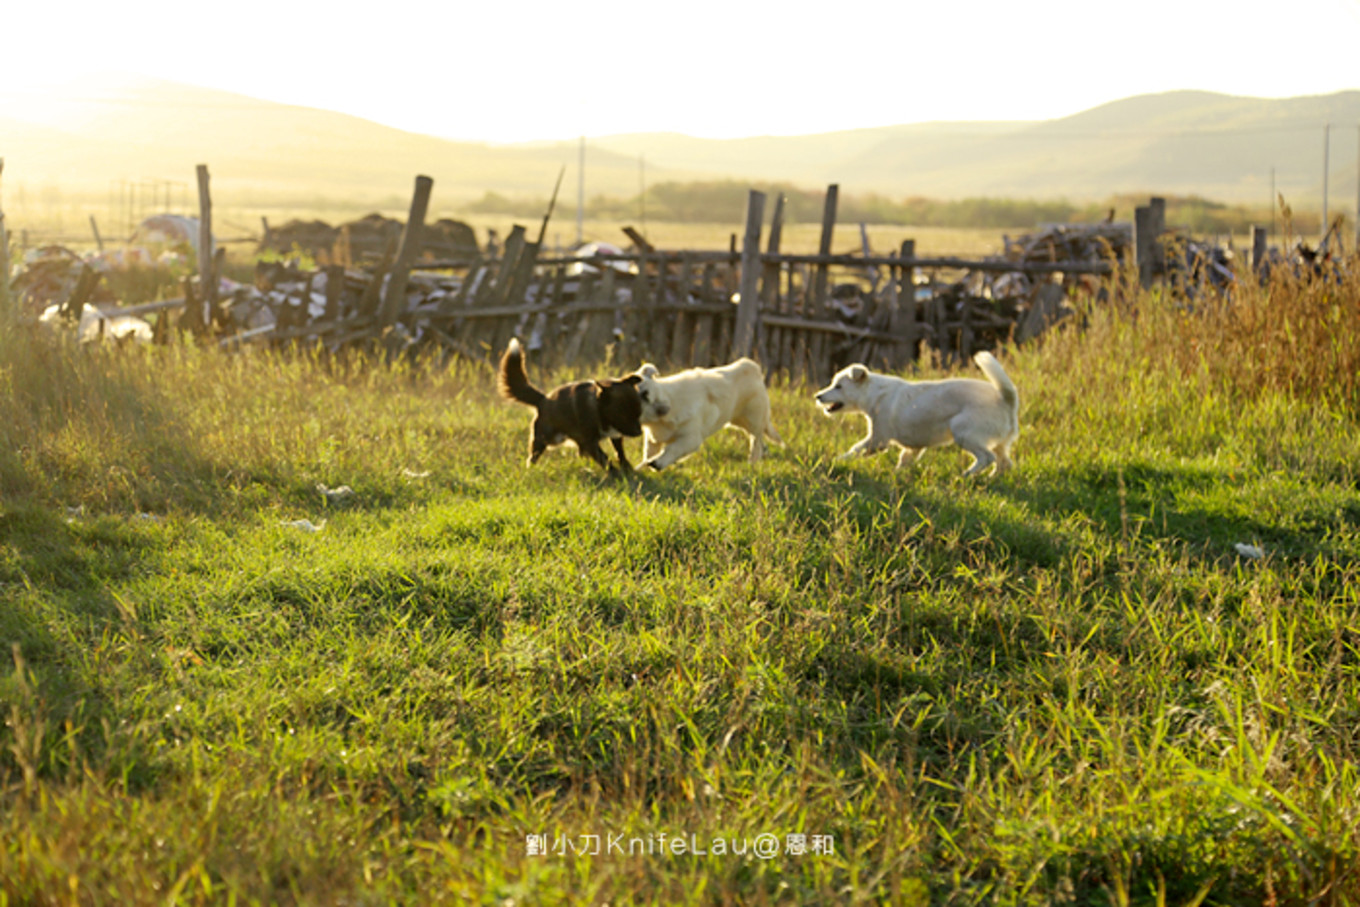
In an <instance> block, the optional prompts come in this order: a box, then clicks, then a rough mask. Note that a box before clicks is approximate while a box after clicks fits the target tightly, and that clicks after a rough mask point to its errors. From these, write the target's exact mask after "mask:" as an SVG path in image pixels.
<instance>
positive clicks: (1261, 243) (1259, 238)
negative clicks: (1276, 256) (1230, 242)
mask: <svg viewBox="0 0 1360 907" xmlns="http://www.w3.org/2000/svg"><path fill="white" fill-rule="evenodd" d="M1266 251H1267V249H1266V228H1265V227H1252V228H1251V269H1252V271H1254V272H1255V273H1256V274H1258V275H1259V274H1260V273H1261V272H1262V270H1263V268H1264V267H1265V263H1266Z"/></svg>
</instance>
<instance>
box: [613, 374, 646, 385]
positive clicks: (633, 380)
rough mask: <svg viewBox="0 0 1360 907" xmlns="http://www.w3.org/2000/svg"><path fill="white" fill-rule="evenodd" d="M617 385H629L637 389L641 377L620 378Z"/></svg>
mask: <svg viewBox="0 0 1360 907" xmlns="http://www.w3.org/2000/svg"><path fill="white" fill-rule="evenodd" d="M618 383H619V384H631V385H633V386H634V387H637V386H638V385H639V384H641V383H642V376H641V375H629V376H628V377H627V378H621V379H619V382H618Z"/></svg>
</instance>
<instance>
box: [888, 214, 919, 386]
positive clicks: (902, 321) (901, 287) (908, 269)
mask: <svg viewBox="0 0 1360 907" xmlns="http://www.w3.org/2000/svg"><path fill="white" fill-rule="evenodd" d="M897 259H898V261H900V262H901V265H900V266H899V267H898V268H895V269H894V270H895V271H896V272H897V273H896V275H895V276H896V278H897V279H896V280H895V281H894V282H893V289H894V295H895V296H896V297H897V298H896V305H894V306H893V308H892V314H891V315H890V316H889V321H888V333H890V334H892V335H893V336H895V337H899V338H901V339H899V340H898V341H897V349H896V350H895V351H894V354H895V355H894V358H895V359H897V360H898V362H895V363H893V364H894V366H900V364H901V362H902V361H903V360H905V361H906V362H911V361H913V360H915V358H916V267H915V264H914V262H915V259H916V240H914V239H904V240H902V248H901V249H900V250H899V251H898V253H897ZM904 354H905V355H904Z"/></svg>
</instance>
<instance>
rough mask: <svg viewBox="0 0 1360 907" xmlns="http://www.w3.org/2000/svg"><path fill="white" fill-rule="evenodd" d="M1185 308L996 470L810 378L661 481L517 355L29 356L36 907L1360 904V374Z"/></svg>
mask: <svg viewBox="0 0 1360 907" xmlns="http://www.w3.org/2000/svg"><path fill="white" fill-rule="evenodd" d="M1351 292H1353V289H1347V290H1346V293H1351ZM1340 299H1341V301H1342V303H1344V304H1348V305H1349V304H1353V302H1354V300H1353V297H1352V296H1349V295H1344V294H1343V295H1342V296H1341V297H1340ZM1276 302H1278V297H1276ZM1140 306H1141V308H1140V315H1139V317H1137V318H1120V317H1108V318H1107V317H1105V316H1104V315H1102V314H1100V313H1093V314H1092V315H1091V321H1090V322H1089V324H1088V326H1087V330H1086V331H1084V332H1082V333H1080V334H1078V333H1076V332H1071V333H1069V334H1064V335H1062V336H1056V337H1053V338H1051V339H1050V340H1049V341H1048V342H1047V343H1046V344H1044V345H1043V346H1041V347H1039V348H1036V349H1032V350H1027V351H1012V352H1010V353H1008V354H1006V355H1005V356H1004V357H1003V358H1004V360H1005V362H1006V366H1007V368H1008V370H1009V371H1010V374H1011V376H1012V377H1013V379H1014V380H1015V382H1016V384H1017V385H1018V386H1019V388H1020V391H1021V397H1022V402H1023V411H1022V424H1023V430H1022V435H1021V440H1020V442H1019V444H1018V445H1017V451H1016V452H1017V457H1018V468H1017V470H1016V471H1014V472H1013V473H1011V474H1009V475H1007V476H1005V477H1002V478H999V479H994V480H990V481H978V482H974V481H964V480H961V479H960V478H959V473H961V471H962V469H963V467H964V466H965V464H966V461H967V457H966V455H964V454H962V453H960V452H958V451H957V450H953V449H945V450H940V451H934V452H931V453H930V454H928V455H927V456H926V457H925V458H924V459H923V460H922V462H921V464H919V466H918V467H917V468H916V469H914V470H913V469H908V470H904V471H902V472H897V471H895V470H894V468H893V466H894V463H895V457H894V456H893V455H890V454H882V455H880V456H878V457H876V458H872V459H865V460H861V461H857V462H853V463H848V464H847V463H840V462H837V461H836V460H835V456H836V454H838V453H839V452H841V451H843V450H844V449H846V448H847V447H849V446H850V444H851V443H852V442H853V441H854V440H855V439H856V438H857V437H858V436H859V434H860V432H861V425H860V424H859V423H858V421H856V420H853V419H828V418H825V417H823V416H822V415H820V413H818V412H817V411H816V409H815V407H814V405H813V403H812V400H811V392H812V390H814V389H811V388H806V387H792V388H790V387H775V388H774V389H773V393H772V396H773V401H774V411H775V419H776V423H777V425H778V427H779V429H780V432H781V433H782V434H783V436H784V437H785V438H786V439H787V440H788V442H789V443H788V446H787V447H785V448H783V449H776V450H774V451H773V452H772V454H771V455H770V457H769V458H768V460H767V461H765V462H763V463H761V464H758V465H756V466H754V467H753V466H751V465H749V464H747V463H746V462H745V461H744V459H743V455H742V454H743V450H744V444H743V442H742V440H741V438H740V437H738V436H737V435H736V434H735V433H726V434H724V435H720V436H719V437H717V438H714V439H712V440H711V441H710V442H709V443H708V444H707V445H706V446H705V447H704V449H703V450H702V451H701V452H700V453H699V454H697V455H695V456H694V457H693V458H691V459H690V460H688V461H686V462H684V463H683V464H681V465H680V466H678V467H676V468H675V469H673V470H670V471H667V472H666V473H662V474H660V475H652V474H648V475H642V476H639V477H637V478H635V479H633V480H631V481H627V482H611V481H608V480H606V479H604V478H603V477H602V475H601V474H599V472H598V470H597V469H596V468H595V467H594V466H593V465H591V464H588V463H587V462H586V461H585V460H583V459H581V458H579V457H577V456H575V455H574V454H572V453H567V452H562V453H559V454H554V455H550V456H549V457H547V458H545V460H544V461H543V462H541V463H540V464H539V465H538V466H537V467H534V468H532V469H529V468H527V467H525V466H524V462H523V461H524V455H525V453H526V445H527V441H526V437H527V432H528V421H529V413H528V411H527V410H526V409H524V408H522V407H518V406H515V405H512V404H507V403H502V402H500V401H498V400H496V399H495V398H494V396H493V385H492V381H491V375H490V371H489V369H488V368H487V367H484V366H479V365H469V364H463V365H459V366H455V367H453V368H452V369H449V370H443V371H441V370H436V369H433V368H428V367H396V368H387V367H380V366H361V365H357V364H350V365H344V364H338V365H337V364H327V363H324V362H319V361H315V360H313V359H311V358H309V357H306V356H297V357H291V358H289V357H276V356H264V355H241V356H235V357H232V356H225V355H219V354H216V353H211V352H200V351H197V350H194V349H178V348H169V349H158V350H150V351H145V352H142V351H127V352H124V353H117V352H99V351H85V352H81V353H77V352H73V351H69V350H65V349H63V348H60V347H57V346H50V345H46V344H44V343H40V342H38V341H35V340H32V339H30V338H25V337H15V336H13V335H10V336H7V337H5V338H3V339H0V494H2V495H3V498H0V642H7V643H10V644H11V645H12V647H13V648H12V657H10V658H9V664H8V665H7V667H6V668H5V669H4V670H3V671H0V713H2V714H3V715H4V717H5V719H6V721H5V727H4V729H3V732H0V749H2V750H3V751H2V752H0V782H2V783H3V788H2V789H0V804H2V805H3V809H0V903H11V904H28V903H42V904H46V903H52V904H58V903H60V904H66V903H81V904H128V903H239V904H248V903H261V904H269V903H285V904H288V903H300V904H339V903H347V904H386V903H437V902H459V903H461V902H463V901H467V900H470V901H473V902H485V903H498V904H503V903H512V902H513V903H517V904H529V903H532V904H553V903H578V902H582V903H584V902H589V903H603V902H606V901H607V902H609V903H614V904H628V903H696V904H702V903H750V904H763V903H789V904H793V903H800V904H801V903H843V902H855V901H869V902H887V903H904V904H926V903H942V904H971V903H987V904H1046V903H1075V904H1125V903H1129V904H1160V903H1168V904H1185V903H1196V902H1200V903H1212V904H1244V905H1245V904H1261V903H1268V902H1275V903H1280V904H1302V903H1334V904H1347V903H1355V902H1356V900H1357V898H1356V895H1355V894H1354V892H1355V891H1356V890H1360V845H1357V843H1356V841H1357V838H1358V837H1360V836H1357V828H1356V826H1357V824H1358V823H1360V796H1358V795H1357V790H1360V787H1358V786H1360V772H1358V771H1357V766H1356V760H1357V756H1360V732H1357V728H1358V727H1360V471H1358V470H1357V457H1356V450H1357V449H1360V426H1358V425H1357V423H1356V420H1355V418H1354V409H1353V407H1352V405H1351V403H1349V402H1348V400H1347V398H1346V397H1345V393H1346V387H1347V385H1346V384H1345V382H1344V381H1340V383H1338V384H1337V385H1336V387H1339V388H1340V390H1328V389H1327V388H1321V389H1314V390H1311V391H1310V390H1307V389H1305V388H1303V387H1302V386H1301V385H1299V384H1297V383H1293V384H1288V386H1286V385H1287V383H1286V382H1281V381H1276V380H1274V379H1273V378H1272V377H1271V376H1272V375H1274V374H1275V373H1274V372H1271V371H1270V370H1269V369H1266V368H1265V365H1264V364H1262V365H1261V367H1260V368H1254V369H1253V370H1252V371H1250V373H1249V374H1247V373H1243V372H1241V371H1235V370H1233V369H1230V368H1220V367H1219V366H1220V365H1221V363H1220V362H1219V361H1218V360H1214V359H1212V358H1209V359H1204V358H1203V357H1201V359H1198V360H1195V359H1192V358H1187V357H1190V347H1189V344H1190V341H1191V340H1193V339H1194V338H1188V339H1186V340H1185V341H1184V342H1181V341H1179V340H1173V339H1170V338H1168V337H1167V335H1166V334H1165V332H1164V331H1162V330H1161V329H1160V328H1159V327H1157V325H1159V324H1160V322H1159V321H1158V319H1159V318H1161V317H1163V314H1164V315H1165V317H1166V318H1172V319H1174V318H1179V317H1182V316H1181V315H1178V314H1177V310H1176V309H1175V308H1174V307H1171V306H1165V307H1164V306H1161V304H1160V303H1159V302H1158V301H1157V300H1156V299H1155V298H1154V297H1144V298H1143V300H1142V301H1141V302H1140ZM1349 330H1350V331H1351V334H1350V336H1351V337H1354V327H1353V326H1352V327H1350V328H1349ZM1194 362H1203V363H1207V364H1205V365H1204V366H1203V367H1200V366H1198V365H1195V364H1194ZM536 377H538V376H536ZM1248 378H1250V379H1251V381H1250V383H1245V382H1246V381H1247V379H1248ZM629 443H630V452H631V453H632V454H634V459H635V460H636V459H640V456H639V455H638V450H637V443H636V442H629ZM425 472H428V476H425V477H423V478H420V477H417V475H412V473H414V474H420V473H425ZM318 483H324V484H326V485H329V486H335V485H339V484H342V483H343V484H348V485H350V486H351V487H352V488H354V490H355V491H356V496H355V497H354V498H353V499H352V500H351V501H350V502H349V503H348V504H344V505H333V506H332V505H327V503H326V502H325V500H324V499H323V498H322V496H321V495H320V494H319V493H318V492H317V490H316V485H317V484H318ZM68 508H83V511H81V510H77V511H76V512H74V513H72V512H70V511H69V510H68ZM301 518H306V519H309V520H311V521H312V522H313V523H316V524H319V523H321V521H323V520H324V521H325V526H324V529H323V530H322V531H321V532H318V533H309V532H305V531H302V530H298V529H293V528H290V527H286V526H284V525H282V523H283V521H291V520H296V519H301ZM1239 542H1241V543H1250V544H1255V545H1259V546H1260V547H1262V548H1263V549H1264V550H1265V552H1266V556H1265V558H1264V559H1262V560H1250V559H1244V558H1242V557H1240V556H1239V555H1238V554H1237V553H1236V551H1235V550H1234V547H1233V546H1234V544H1235V543H1239ZM5 654H6V655H7V656H9V655H11V649H10V648H6V649H5ZM662 833H664V834H665V835H666V836H667V838H666V841H667V842H669V840H670V838H672V837H674V836H677V835H679V836H682V838H683V840H684V841H685V842H686V845H687V846H688V844H689V841H690V837H691V836H693V840H694V841H695V842H696V843H698V844H699V846H700V847H701V848H702V849H703V850H705V851H707V853H706V854H704V855H694V854H684V855H674V854H670V853H667V854H666V855H662V854H659V853H655V852H650V853H648V852H645V851H655V850H656V849H657V848H658V847H659V846H662V845H659V844H658V840H659V838H658V836H659V835H661V834H662ZM761 834H772V835H775V836H777V838H778V840H779V842H780V843H781V844H786V843H787V838H786V836H788V835H794V834H799V835H804V836H806V839H805V841H806V843H807V844H808V846H809V847H811V846H812V842H813V839H814V836H830V837H831V839H832V841H833V847H832V849H833V851H834V852H833V853H829V854H826V853H810V852H809V853H805V854H802V855H797V854H790V853H787V852H781V853H780V854H778V855H777V856H775V857H774V858H772V859H760V858H757V857H756V856H754V855H752V854H751V853H746V854H745V855H738V854H733V853H727V854H717V853H715V852H714V851H715V849H716V848H717V847H718V846H719V845H717V844H715V842H716V841H717V840H718V839H721V840H722V841H724V842H726V844H727V849H728V850H737V849H741V850H747V849H748V847H747V845H746V844H745V843H744V842H745V841H747V840H751V841H754V840H755V838H756V837H757V836H758V835H761ZM528 835H544V836H546V839H545V840H546V843H547V844H548V846H549V849H550V850H552V849H553V848H554V846H555V845H557V844H558V842H559V841H560V840H569V841H570V842H571V843H572V845H574V846H576V847H581V846H582V845H585V846H586V847H587V848H589V845H591V843H592V842H591V840H590V839H589V838H586V837H585V836H588V835H597V836H599V849H600V851H601V852H600V853H599V854H596V855H591V854H558V853H549V854H547V855H542V856H538V855H530V854H529V853H528V849H527V844H526V836H528ZM610 836H614V839H613V840H614V843H615V845H616V846H617V847H618V850H623V851H624V852H623V853H619V852H618V850H612V849H611V848H610V846H609V845H610V840H611V839H610ZM664 846H670V845H669V843H667V844H666V845H664ZM630 847H631V848H632V849H633V850H634V852H633V853H632V854H629V853H628V852H627V850H628V848H630ZM637 851H644V852H642V853H639V852H637Z"/></svg>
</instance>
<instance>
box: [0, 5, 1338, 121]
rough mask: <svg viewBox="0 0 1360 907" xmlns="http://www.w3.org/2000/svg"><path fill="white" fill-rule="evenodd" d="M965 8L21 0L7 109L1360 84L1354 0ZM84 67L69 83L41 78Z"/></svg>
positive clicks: (907, 103) (635, 117) (10, 42)
mask: <svg viewBox="0 0 1360 907" xmlns="http://www.w3.org/2000/svg"><path fill="white" fill-rule="evenodd" d="M962 9H964V8H963V7H957V6H953V7H951V6H947V5H933V6H932V5H924V4H903V3H900V2H880V0H851V2H849V3H842V4H838V5H837V6H836V7H835V8H834V10H822V11H819V12H818V13H817V14H816V15H813V14H811V13H809V14H807V15H791V14H789V13H788V11H787V10H778V9H776V8H775V7H772V6H770V5H768V4H754V3H737V4H733V3H731V2H717V0H699V2H695V3H690V4H687V5H686V6H685V7H684V12H683V13H681V12H679V11H678V9H677V8H676V7H673V6H670V5H659V4H650V5H648V4H644V5H641V6H632V7H627V8H623V7H617V6H615V7H608V6H606V7H586V6H580V5H571V4H559V3H551V4H550V3H546V2H539V0H534V2H529V3H527V4H511V5H506V4H488V3H478V4H450V5H447V6H442V7H441V6H436V7H431V6H430V5H428V4H424V3H413V2H410V0H395V2H390V3H387V4H384V5H383V7H382V11H381V15H376V16H374V15H362V16H359V15H347V14H345V13H342V12H336V11H326V12H322V11H319V10H317V9H316V8H314V7H311V6H310V5H302V4H297V5H288V4H282V5H281V4H274V3H264V2H259V0H245V2H243V3H238V4H235V5H233V6H232V7H231V9H230V11H229V12H223V11H222V10H220V9H217V8H213V7H203V6H194V5H192V4H191V5H187V6H186V5H184V4H178V3H175V4H171V3H168V2H152V3H133V4H108V5H103V6H95V7H89V8H86V9H82V10H81V12H80V14H79V22H78V23H72V22H71V21H70V19H71V14H70V12H69V10H68V9H67V8H66V7H62V6H60V5H52V4H39V3H29V4H21V5H19V6H18V8H17V9H12V10H7V11H6V16H5V26H6V28H5V30H6V34H7V40H6V52H5V53H6V78H5V82H4V84H3V86H0V117H14V118H20V119H28V120H36V121H39V122H43V123H48V124H51V125H54V126H61V125H63V124H66V123H70V122H72V118H80V117H90V116H98V115H101V110H100V108H101V107H102V108H103V111H102V115H109V113H110V110H114V114H113V115H116V109H115V108H116V104H117V85H116V84H109V83H108V82H107V78H106V77H102V76H101V77H97V78H96V79H95V80H94V81H91V80H90V78H89V76H90V75H91V74H92V73H98V72H107V71H111V70H116V71H124V72H136V73H142V74H145V75H148V76H153V77H156V78H159V79H165V80H168V81H172V82H182V83H188V84H192V85H201V86H206V87H210V88H217V89H221V90H224V91H230V92H235V93H239V94H244V95H249V96H252V97H257V98H263V99H267V100H275V101H281V102H284V103H289V104H298V105H304V106H309V107H319V108H323V109H330V110H338V111H342V112H346V113H352V114H355V115H357V116H361V117H364V118H366V119H371V120H375V121H377V122H380V123H384V124H387V125H391V126H396V127H399V128H402V129H406V130H409V131H413V132H423V133H429V134H432V135H439V136H444V137H449V138H460V139H470V140H481V141H490V142H512V141H528V140H536V139H561V138H569V137H572V136H577V135H592V136H593V135H607V134H617V133H625V132H643V131H670V132H681V133H687V134H690V135H697V136H704V137H711V138H731V137H739V136H749V135H759V134H785V135H792V134H806V133H814V132H827V131H833V130H840V129H853V128H859V127H870V126H883V125H889V124H895V123H910V122H924V121H931V120H1032V119H1049V118H1054V117H1061V116H1066V115H1069V114H1073V113H1077V112H1079V111H1081V110H1084V109H1087V108H1090V107H1093V106H1097V105H1099V104H1102V103H1106V102H1109V101H1114V100H1119V99H1121V98H1124V97H1129V96H1132V95H1136V94H1145V93H1152V92H1160V91H1169V90H1175V89H1183V88H1192V89H1203V90H1209V91H1218V92H1223V93H1228V94H1241V95H1253V96H1261V97H1287V96H1293V95H1300V94H1323V93H1330V92H1334V91H1339V90H1343V89H1348V88H1356V87H1360V76H1357V74H1356V73H1357V70H1356V69H1355V66H1354V63H1353V47H1352V46H1351V45H1352V44H1353V41H1354V38H1355V36H1356V35H1357V34H1360V4H1356V3H1354V2H1351V0H1321V2H1318V3H1315V4H1312V5H1311V6H1310V7H1309V15H1308V16H1306V17H1304V16H1288V15H1281V14H1279V11H1278V10H1277V9H1275V8H1274V7H1271V8H1269V9H1266V8H1262V9H1261V10H1260V11H1259V13H1260V14H1259V15H1258V14H1257V12H1256V11H1254V8H1253V5H1252V4H1248V5H1247V7H1243V6H1242V5H1240V4H1239V5H1237V6H1234V7H1232V8H1230V9H1228V10H1224V9H1223V8H1221V7H1219V6H1218V5H1215V4H1186V3H1177V2H1170V0H1150V2H1148V3H1144V4H1141V5H1140V6H1138V7H1136V8H1135V7H1128V6H1104V7H1102V6H1099V5H1094V6H1093V5H1092V4H1090V3H1077V2H1047V3H1044V2H1041V3H1031V4H1016V3H1012V2H992V0H988V2H981V3H974V4H970V5H968V6H967V7H966V10H967V12H966V14H964V13H962V12H961V10H962ZM1267 23H1268V24H1267ZM76 26H78V27H76ZM53 35H60V36H61V37H60V40H54V39H53V38H52V36H53ZM56 48H60V53H59V54H57V53H54V50H55V49H56ZM1282 58H1287V59H1290V60H1293V61H1294V62H1292V63H1291V64H1290V65H1288V66H1282V65H1279V63H1278V61H1279V60H1281V59H1282ZM71 79H77V80H78V81H77V82H76V84H75V86H74V87H73V88H67V89H66V90H65V93H64V94H61V93H58V94H55V95H52V94H40V93H39V90H40V89H42V88H44V87H45V86H51V85H52V84H54V83H59V82H62V81H66V80H71ZM199 115H204V116H208V115H211V111H199Z"/></svg>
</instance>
